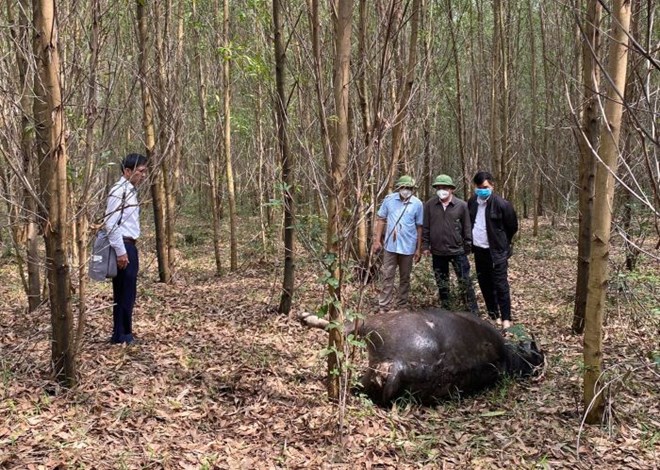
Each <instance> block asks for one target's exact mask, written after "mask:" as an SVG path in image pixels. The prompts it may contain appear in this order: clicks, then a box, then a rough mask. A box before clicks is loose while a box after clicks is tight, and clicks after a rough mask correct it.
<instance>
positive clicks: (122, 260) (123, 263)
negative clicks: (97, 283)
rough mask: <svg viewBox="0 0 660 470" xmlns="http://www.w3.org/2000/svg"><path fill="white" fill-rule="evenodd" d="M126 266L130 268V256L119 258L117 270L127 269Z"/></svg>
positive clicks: (124, 255)
mask: <svg viewBox="0 0 660 470" xmlns="http://www.w3.org/2000/svg"><path fill="white" fill-rule="evenodd" d="M126 266H128V254H123V255H121V256H117V268H119V269H126Z"/></svg>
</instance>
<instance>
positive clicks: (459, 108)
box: [447, 0, 470, 198]
mask: <svg viewBox="0 0 660 470" xmlns="http://www.w3.org/2000/svg"><path fill="white" fill-rule="evenodd" d="M453 11H454V10H453V8H452V3H451V0H447V16H448V18H447V20H448V23H449V36H450V39H451V49H452V55H453V57H454V77H455V79H456V130H457V132H458V155H459V157H460V161H461V170H462V173H463V175H462V180H463V190H464V194H463V197H464V198H467V190H468V188H469V187H470V185H469V183H468V167H467V157H466V149H465V129H464V124H463V91H462V90H461V63H460V60H459V56H458V46H457V44H456V31H455V30H454V27H455V25H454V12H453Z"/></svg>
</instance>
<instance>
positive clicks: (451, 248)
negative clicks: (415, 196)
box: [422, 175, 478, 314]
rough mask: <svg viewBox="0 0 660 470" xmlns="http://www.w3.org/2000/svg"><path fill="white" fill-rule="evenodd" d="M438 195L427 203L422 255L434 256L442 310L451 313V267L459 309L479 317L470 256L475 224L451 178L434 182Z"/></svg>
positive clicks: (425, 205)
mask: <svg viewBox="0 0 660 470" xmlns="http://www.w3.org/2000/svg"><path fill="white" fill-rule="evenodd" d="M433 188H434V189H435V190H436V196H433V197H432V198H431V199H429V200H428V201H426V204H424V224H423V229H422V253H423V254H424V255H426V256H428V255H432V260H433V273H434V275H435V282H436V284H437V285H438V296H439V297H440V305H441V306H442V308H445V309H448V310H451V309H452V308H451V307H452V305H451V304H450V296H449V265H450V264H451V265H452V266H453V268H454V273H455V274H456V279H457V280H458V285H459V298H460V300H461V304H462V305H460V306H459V307H458V308H460V309H461V310H469V311H470V312H472V313H474V314H478V308H477V300H476V297H475V295H474V288H473V287H472V281H471V279H470V263H469V261H468V258H467V255H468V254H469V253H470V251H471V249H472V224H471V223H470V212H469V211H468V207H467V204H466V202H465V201H463V200H462V199H459V198H457V197H456V196H455V195H454V190H455V189H456V186H455V185H454V181H453V180H452V179H451V177H450V176H448V175H439V176H438V177H436V178H435V180H434V181H433Z"/></svg>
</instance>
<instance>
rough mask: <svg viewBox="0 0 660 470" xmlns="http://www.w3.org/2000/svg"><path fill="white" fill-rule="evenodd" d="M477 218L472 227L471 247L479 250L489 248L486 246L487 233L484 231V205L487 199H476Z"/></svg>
mask: <svg viewBox="0 0 660 470" xmlns="http://www.w3.org/2000/svg"><path fill="white" fill-rule="evenodd" d="M477 204H478V205H477V217H476V218H475V220H474V227H472V245H474V246H478V247H479V248H490V246H489V245H488V232H487V231H486V204H488V199H481V198H480V197H478V198H477Z"/></svg>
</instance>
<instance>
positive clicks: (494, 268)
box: [472, 246, 511, 321]
mask: <svg viewBox="0 0 660 470" xmlns="http://www.w3.org/2000/svg"><path fill="white" fill-rule="evenodd" d="M472 252H473V253H474V267H475V269H476V270H477V281H479V288H480V289H481V294H482V295H483V296H484V301H485V302H486V308H487V309H488V315H489V316H490V317H491V318H493V319H496V318H498V317H501V318H502V320H509V321H511V294H510V293H509V278H508V274H507V269H508V267H509V263H508V261H507V259H506V258H504V260H502V261H498V262H497V263H495V262H493V258H492V256H491V252H490V250H489V249H487V248H486V249H484V248H479V247H478V246H473V247H472Z"/></svg>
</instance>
